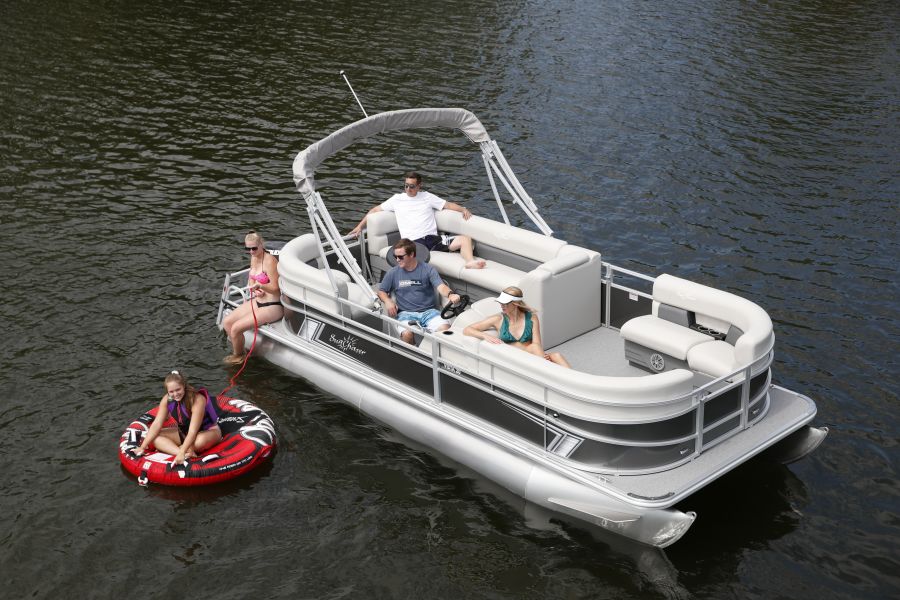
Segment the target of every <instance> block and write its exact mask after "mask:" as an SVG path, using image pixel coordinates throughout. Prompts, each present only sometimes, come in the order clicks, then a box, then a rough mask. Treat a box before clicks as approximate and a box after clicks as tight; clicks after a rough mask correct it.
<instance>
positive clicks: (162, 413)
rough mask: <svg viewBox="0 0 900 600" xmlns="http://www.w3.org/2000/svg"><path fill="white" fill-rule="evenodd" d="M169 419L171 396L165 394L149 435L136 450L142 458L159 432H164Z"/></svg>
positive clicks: (148, 432) (148, 431)
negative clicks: (164, 425) (164, 424)
mask: <svg viewBox="0 0 900 600" xmlns="http://www.w3.org/2000/svg"><path fill="white" fill-rule="evenodd" d="M167 418H169V395H168V394H165V395H164V396H163V397H162V400H160V401H159V410H158V411H156V418H154V419H153V423H151V424H150V429H148V430H147V435H145V436H144V439H143V441H141V445H140V446H138V447H137V448H135V449H134V453H135V454H137V455H138V456H141V455H142V454H144V452H146V451H147V446H149V445H150V444H151V443H152V442H153V440H155V439H156V436H158V435H159V432H160V431H162V427H163V423H165V422H166V419H167Z"/></svg>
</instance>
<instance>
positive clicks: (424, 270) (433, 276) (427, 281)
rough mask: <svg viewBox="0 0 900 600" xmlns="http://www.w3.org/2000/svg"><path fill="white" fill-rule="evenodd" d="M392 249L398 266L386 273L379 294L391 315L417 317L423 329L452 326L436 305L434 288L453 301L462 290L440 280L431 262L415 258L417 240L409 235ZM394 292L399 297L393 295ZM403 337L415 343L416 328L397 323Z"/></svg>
mask: <svg viewBox="0 0 900 600" xmlns="http://www.w3.org/2000/svg"><path fill="white" fill-rule="evenodd" d="M389 252H393V253H394V258H395V259H396V260H397V266H396V267H394V268H392V269H391V270H390V271H388V272H387V273H385V274H384V278H383V279H382V280H381V285H380V286H379V288H378V297H379V298H381V302H382V303H383V304H384V307H385V308H386V309H387V312H388V314H389V315H390V316H392V317H396V318H397V320H398V321H400V322H401V323H409V322H410V321H415V322H416V323H418V324H419V325H420V326H421V327H422V328H423V329H427V330H428V331H430V332H432V333H434V332H437V331H443V330H445V329H448V328H449V327H450V323H449V322H448V321H445V320H444V319H442V318H441V315H440V313H439V312H438V311H437V310H436V309H435V308H434V290H437V291H438V293H439V294H440V295H441V296H444V297H445V298H447V299H448V300H449V301H451V302H459V294H455V293H453V291H452V290H451V289H450V287H449V286H448V285H447V284H446V283H444V282H443V281H441V277H440V275H438V272H437V271H436V270H435V268H434V267H432V266H431V265H429V264H428V263H424V262H419V261H417V260H416V244H415V243H414V242H412V241H411V240H408V239H406V238H403V239H401V240H400V241H399V242H397V243H396V244H394V246H393V248H391V249H390V250H389ZM391 292H393V293H394V296H395V298H396V301H394V299H393V298H391ZM397 331H399V333H400V339H402V340H403V341H404V342H406V343H407V344H412V343H413V332H412V331H410V330H408V329H406V328H404V327H397Z"/></svg>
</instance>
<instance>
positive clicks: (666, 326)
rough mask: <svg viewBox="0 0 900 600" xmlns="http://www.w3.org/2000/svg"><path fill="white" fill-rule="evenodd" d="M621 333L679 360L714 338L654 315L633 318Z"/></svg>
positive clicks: (623, 326)
mask: <svg viewBox="0 0 900 600" xmlns="http://www.w3.org/2000/svg"><path fill="white" fill-rule="evenodd" d="M621 335H622V337H623V338H625V339H626V340H628V341H631V342H635V343H636V344H640V345H641V346H646V347H647V348H651V349H653V350H657V351H659V352H663V353H665V354H668V355H669V356H671V357H673V358H677V359H679V360H686V359H687V353H688V350H690V349H691V348H693V347H694V346H696V345H697V344H702V343H704V342H709V341H710V340H712V339H713V338H712V337H710V336H708V335H706V334H703V333H700V332H699V331H694V330H693V329H688V328H687V327H682V326H681V325H676V324H675V323H672V322H671V321H666V320H665V319H660V318H659V317H654V316H653V315H644V316H641V317H635V318H634V319H631V320H630V321H628V322H627V323H625V324H624V325H622V330H621ZM729 347H730V346H729Z"/></svg>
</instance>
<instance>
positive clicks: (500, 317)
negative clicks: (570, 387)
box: [463, 286, 572, 369]
mask: <svg viewBox="0 0 900 600" xmlns="http://www.w3.org/2000/svg"><path fill="white" fill-rule="evenodd" d="M522 296H523V294H522V290H520V289H519V288H517V287H515V286H510V287H508V288H506V289H505V290H503V291H502V292H501V293H500V295H499V296H497V298H496V300H497V302H499V303H500V313H499V314H496V315H494V316H491V317H488V318H487V319H484V320H483V321H479V322H477V323H473V324H471V325H469V326H468V327H466V328H465V329H463V333H464V334H465V335H468V336H471V337H476V338H480V339H482V340H485V341H486V342H489V343H491V344H510V345H512V346H515V347H516V348H521V349H522V350H525V351H526V352H530V353H531V354H534V355H536V356H543V357H544V358H546V359H547V360H549V361H551V362H554V363H556V364H558V365H560V366H562V367H566V368H567V369H571V368H572V367H571V365H569V361H567V360H566V359H565V357H564V356H563V355H562V354H560V353H559V352H544V348H543V346H542V345H541V323H540V321H538V316H537V314H536V313H535V312H534V310H533V309H532V308H531V307H529V306H528V305H526V304H525V301H524V298H523V297H522ZM488 329H494V330H496V331H497V332H498V336H493V335H490V334H488V333H486V332H487V330H488Z"/></svg>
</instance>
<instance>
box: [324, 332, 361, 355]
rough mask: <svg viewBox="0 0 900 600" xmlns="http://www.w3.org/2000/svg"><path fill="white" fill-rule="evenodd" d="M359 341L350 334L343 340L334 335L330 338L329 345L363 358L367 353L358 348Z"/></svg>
mask: <svg viewBox="0 0 900 600" xmlns="http://www.w3.org/2000/svg"><path fill="white" fill-rule="evenodd" d="M357 341H358V340H357V339H356V338H355V337H353V336H352V335H350V334H347V335H345V336H344V337H343V338H338V337H336V336H335V335H334V334H333V333H332V334H331V336H330V337H329V338H328V343H329V344H331V345H332V346H334V347H336V348H338V349H340V350H341V351H343V352H346V353H349V352H352V353H354V354H357V355H359V356H363V355H365V354H366V351H365V350H363V349H362V348H358V347H357V346H356V342H357Z"/></svg>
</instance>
